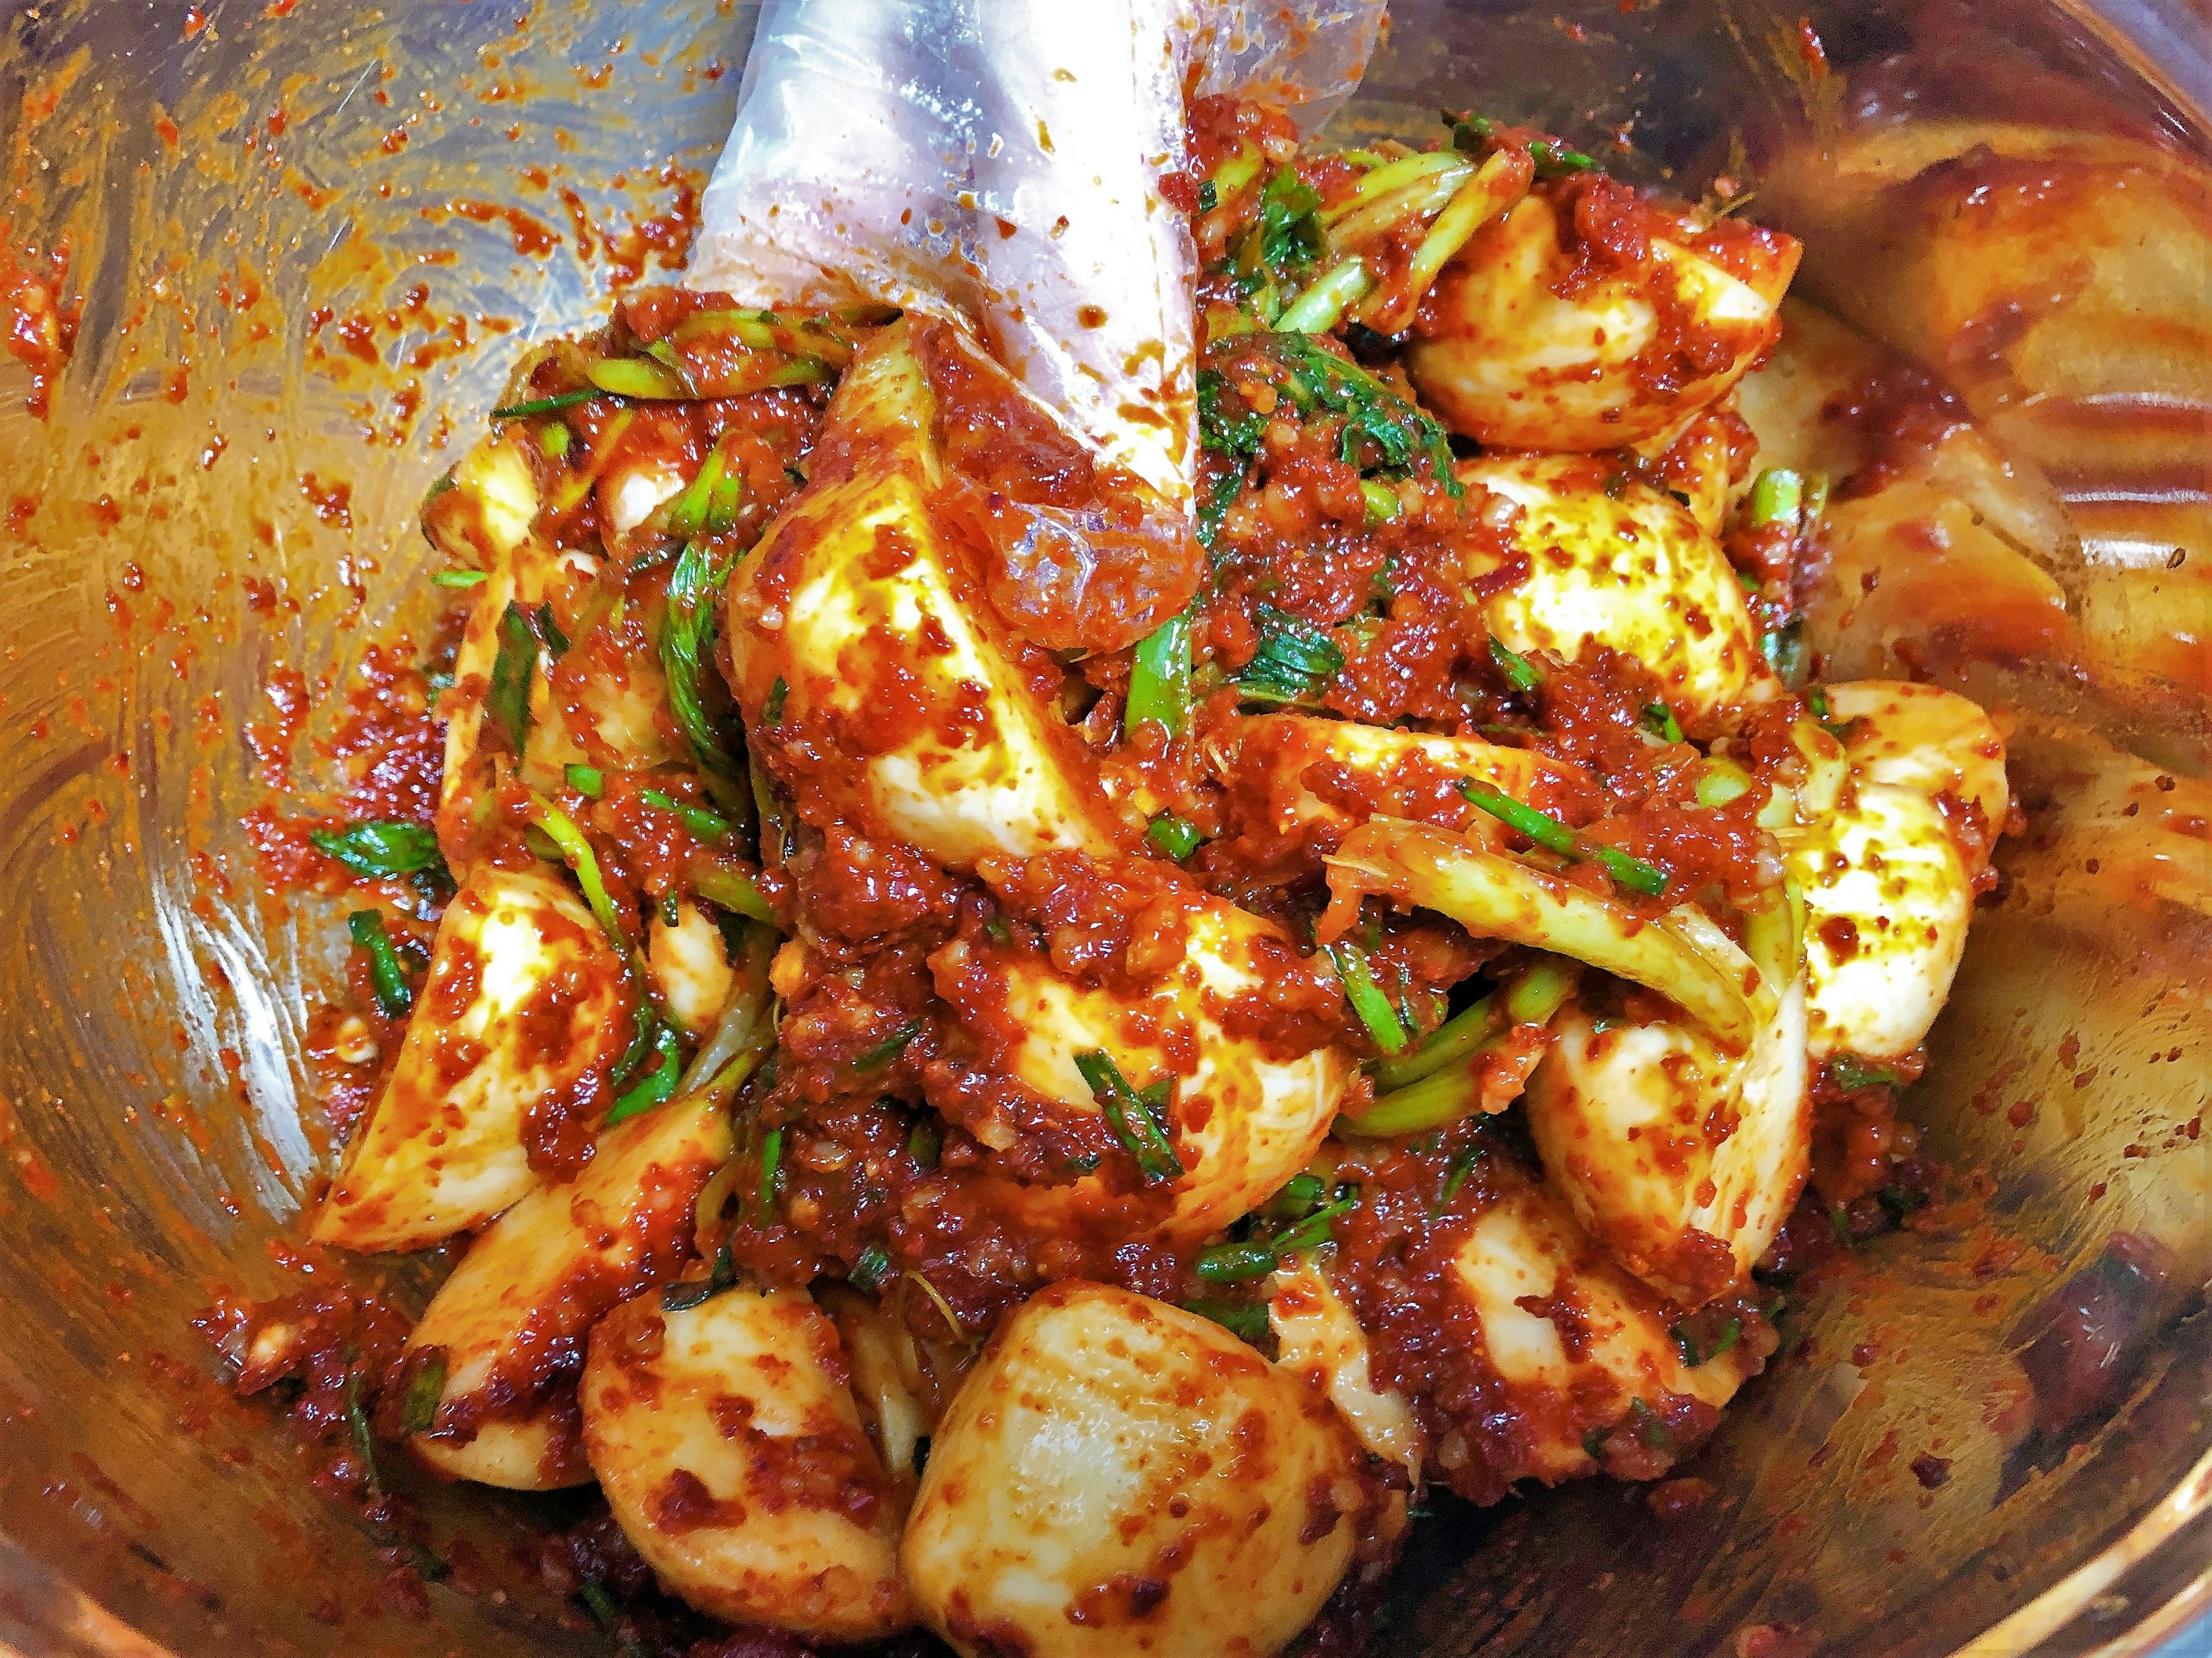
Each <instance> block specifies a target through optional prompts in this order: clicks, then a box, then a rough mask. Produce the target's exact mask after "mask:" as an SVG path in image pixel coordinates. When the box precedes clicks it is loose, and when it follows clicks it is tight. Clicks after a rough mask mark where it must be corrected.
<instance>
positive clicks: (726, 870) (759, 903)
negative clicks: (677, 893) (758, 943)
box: [691, 864, 775, 926]
mask: <svg viewBox="0 0 2212 1658" xmlns="http://www.w3.org/2000/svg"><path fill="white" fill-rule="evenodd" d="M691 890H693V891H694V892H696V893H697V894H698V895H699V896H701V897H702V898H704V899H705V900H706V901H707V902H708V903H710V904H713V905H714V906H716V907H717V908H721V909H726V910H728V911H729V912H730V913H731V914H732V915H742V916H744V918H745V919H746V920H752V921H766V922H768V923H769V924H770V925H771V926H772V925H774V923H775V911H774V910H772V909H770V908H769V904H768V900H767V899H765V898H763V897H762V896H761V891H760V888H759V887H758V886H757V884H755V883H754V881H753V878H752V877H751V876H750V875H749V874H747V873H746V872H744V871H743V870H739V869H732V868H730V867H729V866H728V865H724V864H698V865H693V867H692V870H691Z"/></svg>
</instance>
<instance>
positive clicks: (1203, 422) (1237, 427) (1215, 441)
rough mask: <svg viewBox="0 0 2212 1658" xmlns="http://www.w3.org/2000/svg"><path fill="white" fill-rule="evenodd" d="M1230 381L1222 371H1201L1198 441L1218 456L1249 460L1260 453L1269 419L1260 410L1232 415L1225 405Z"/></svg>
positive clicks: (1205, 369) (1199, 376) (1199, 374)
mask: <svg viewBox="0 0 2212 1658" xmlns="http://www.w3.org/2000/svg"><path fill="white" fill-rule="evenodd" d="M1228 392H1229V382H1228V380H1226V379H1225V378H1224V377H1223V375H1222V374H1221V372H1220V371H1219V370H1218V369H1214V368H1201V369H1200V370H1199V371H1198V440H1199V442H1200V444H1202V445H1203V446H1206V448H1208V449H1211V450H1212V451H1213V452H1215V453H1216V454H1222V455H1228V456H1230V457H1231V458H1232V459H1237V460H1244V461H1249V460H1250V459H1253V457H1255V455H1257V454H1258V453H1259V452H1260V440H1261V438H1262V437H1263V436H1264V435H1265V434H1266V433H1267V416H1265V415H1262V414H1261V413H1260V412H1259V411H1258V410H1252V409H1247V410H1243V412H1242V413H1238V414H1232V413H1231V412H1229V411H1228V410H1226V409H1225V407H1224V406H1223V398H1225V396H1226V395H1227V394H1228Z"/></svg>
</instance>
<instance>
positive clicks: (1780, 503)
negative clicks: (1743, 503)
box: [1750, 466, 1805, 529]
mask: <svg viewBox="0 0 2212 1658" xmlns="http://www.w3.org/2000/svg"><path fill="white" fill-rule="evenodd" d="M1804 504H1805V480H1804V479H1803V478H1802V477H1799V476H1798V475H1797V474H1796V473H1795V472H1793V471H1790V470H1789V469H1788V468H1787V467H1783V466H1770V467H1768V468H1767V469H1766V471H1763V472H1761V473H1760V474H1759V478H1758V481H1757V482H1756V483H1753V485H1752V486H1751V504H1750V511H1751V521H1752V523H1753V525H1754V526H1756V527H1758V528H1760V529H1764V528H1765V527H1766V526H1767V525H1772V524H1781V523H1784V522H1787V523H1790V524H1795V523H1796V521H1797V517H1798V514H1799V513H1800V512H1802V510H1803V507H1804Z"/></svg>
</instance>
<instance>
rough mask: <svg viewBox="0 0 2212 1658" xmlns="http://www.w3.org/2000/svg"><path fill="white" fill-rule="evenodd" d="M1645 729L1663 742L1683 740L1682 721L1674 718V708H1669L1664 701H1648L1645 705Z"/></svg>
mask: <svg viewBox="0 0 2212 1658" xmlns="http://www.w3.org/2000/svg"><path fill="white" fill-rule="evenodd" d="M1644 730H1645V731H1648V732H1650V733H1651V734H1652V736H1654V737H1656V738H1658V739H1659V740H1660V741H1661V742H1662V743H1679V742H1680V741H1681V740H1682V726H1681V722H1680V720H1676V719H1675V718H1674V709H1672V708H1668V706H1667V705H1666V704H1665V703H1664V702H1647V703H1645V704H1644Z"/></svg>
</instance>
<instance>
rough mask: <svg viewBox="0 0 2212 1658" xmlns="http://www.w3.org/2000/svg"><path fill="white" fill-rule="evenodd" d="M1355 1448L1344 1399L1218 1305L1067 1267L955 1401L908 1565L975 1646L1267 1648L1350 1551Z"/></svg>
mask: <svg viewBox="0 0 2212 1658" xmlns="http://www.w3.org/2000/svg"><path fill="white" fill-rule="evenodd" d="M1359 1463H1360V1451H1359V1448H1358V1444H1357V1442H1355V1441H1354V1439H1353V1438H1352V1433H1351V1431H1350V1430H1348V1429H1347V1428H1346V1425H1345V1424H1344V1422H1343V1420H1342V1418H1340V1417H1339V1416H1338V1414H1337V1412H1336V1411H1335V1409H1334V1406H1331V1405H1329V1404H1328V1401H1327V1400H1325V1399H1322V1398H1318V1397H1316V1395H1314V1394H1312V1393H1311V1392H1310V1391H1309V1390H1308V1388H1306V1387H1305V1385H1304V1383H1303V1382H1300V1381H1297V1380H1296V1379H1294V1378H1293V1377H1291V1376H1288V1375H1285V1373H1283V1372H1281V1371H1279V1370H1275V1369H1273V1367H1271V1366H1270V1365H1269V1364H1268V1363H1267V1361H1266V1360H1265V1359H1263V1358H1262V1357H1260V1355H1259V1354H1258V1353H1256V1352H1255V1351H1253V1350H1252V1349H1251V1348H1250V1347H1249V1346H1247V1345H1245V1344H1244V1343H1243V1342H1241V1341H1239V1340H1238V1339H1237V1338H1236V1337H1234V1336H1232V1335H1231V1334H1229V1333H1228V1332H1226V1331H1225V1330H1223V1329H1222V1328H1220V1327H1218V1325H1214V1324H1212V1323H1209V1322H1208V1321H1206V1320H1204V1319H1201V1318H1199V1317H1197V1316H1195V1315H1193V1314H1190V1313H1187V1312H1184V1311H1182V1309H1179V1308H1175V1307H1170V1306H1167V1305H1165V1304H1164V1303H1160V1302H1157V1301H1151V1300H1147V1299H1146V1298H1145V1297H1141V1296H1136V1295H1132V1294H1130V1293H1129V1292H1127V1291H1123V1290H1116V1289H1109V1288H1107V1287H1105V1286H1103V1285H1100V1284H1076V1283H1067V1284H1056V1285H1054V1287H1052V1288H1051V1289H1048V1290H1046V1291H1042V1292H1041V1293H1039V1294H1038V1295H1037V1296H1036V1297H1034V1298H1032V1299H1031V1300H1030V1303H1028V1304H1027V1305H1026V1306H1024V1308H1023V1309H1021V1310H1020V1311H1019V1312H1018V1313H1017V1314H1015V1315H1013V1317H1012V1318H1011V1319H1010V1320H1008V1321H1007V1322H1006V1325H1005V1327H1003V1328H1002V1329H1001V1330H1000V1333H999V1334H998V1336H997V1337H996V1338H995V1339H994V1341H993V1343H992V1345H991V1348H990V1350H989V1351H987V1353H986V1354H985V1355H984V1357H983V1359H982V1361H981V1363H979V1364H978V1365H977V1366H976V1367H975V1371H974V1373H973V1374H971V1375H970V1376H969V1378H968V1380H967V1382H965V1383H964V1384H963V1386H962V1388H961V1390H960V1392H959V1394H957V1396H956V1397H955V1399H954V1400H953V1401H952V1405H951V1409H950V1410H949V1411H948V1412H947V1413H946V1416H945V1421H944V1422H943V1423H941V1424H939V1429H938V1433H937V1436H936V1438H935V1440H934V1441H933V1442H932V1446H931V1449H930V1455H929V1466H928V1468H927V1471H926V1473H924V1474H923V1476H922V1483H921V1494H920V1496H918V1497H916V1498H915V1507H914V1516H913V1519H912V1521H910V1522H909V1523H908V1527H907V1533H906V1538H905V1541H904V1542H903V1544H902V1546H901V1549H900V1564H901V1566H902V1569H903V1571H904V1574H905V1577H906V1582H907V1587H908V1590H909V1591H910V1592H911V1593H912V1594H913V1595H914V1598H915V1602H916V1604H917V1606H919V1608H920V1610H921V1616H922V1620H923V1621H924V1622H925V1623H927V1625H929V1626H930V1627H931V1628H932V1629H933V1630H934V1631H937V1632H938V1633H939V1635H941V1636H943V1637H945V1639H946V1640H947V1641H948V1642H950V1643H951V1645H952V1646H953V1647H954V1648H955V1649H957V1651H959V1652H961V1653H962V1654H963V1655H966V1658H980V1655H984V1654H996V1653H1003V1652H1006V1651H1008V1650H1015V1651H1021V1652H1025V1653H1027V1654H1029V1655H1031V1658H1109V1655H1111V1658H1125V1655H1128V1654H1133V1653H1139V1652H1146V1653H1157V1654H1163V1655H1181V1658H1198V1655H1206V1654H1227V1653H1250V1654H1253V1655H1255V1658H1261V1655H1268V1654H1273V1653H1276V1652H1279V1651H1280V1650H1281V1649H1283V1648H1284V1647H1285V1646H1286V1645H1287V1644H1288V1643H1290V1642H1291V1639H1292V1638H1293V1637H1295V1636H1296V1635H1297V1633H1298V1631H1301V1630H1302V1629H1304V1627H1305V1625H1307V1623H1308V1622H1310V1620H1311V1619H1312V1618H1313V1616H1314V1614H1315V1613H1316V1612H1318V1611H1320V1609H1321V1606H1322V1603H1323V1602H1324V1601H1325V1600H1328V1596H1329V1594H1331V1592H1332V1591H1334V1589H1335V1588H1336V1585H1337V1582H1338V1581H1339V1580H1340V1578H1341V1577H1342V1576H1344V1573H1345V1570H1346V1567H1347V1566H1348V1565H1349V1564H1350V1563H1351V1560H1352V1551H1353V1546H1354V1532H1355V1529H1356V1527H1357V1524H1358V1521H1357V1516H1358V1515H1359V1513H1360V1512H1361V1511H1362V1509H1364V1507H1365V1506H1366V1505H1367V1503H1369V1502H1370V1490H1369V1486H1368V1483H1367V1482H1366V1481H1365V1480H1364V1479H1362V1478H1361V1476H1360V1473H1359ZM1017 1642H1018V1643H1019V1644H1018V1645H1017V1644H1016V1643H1017Z"/></svg>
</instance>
